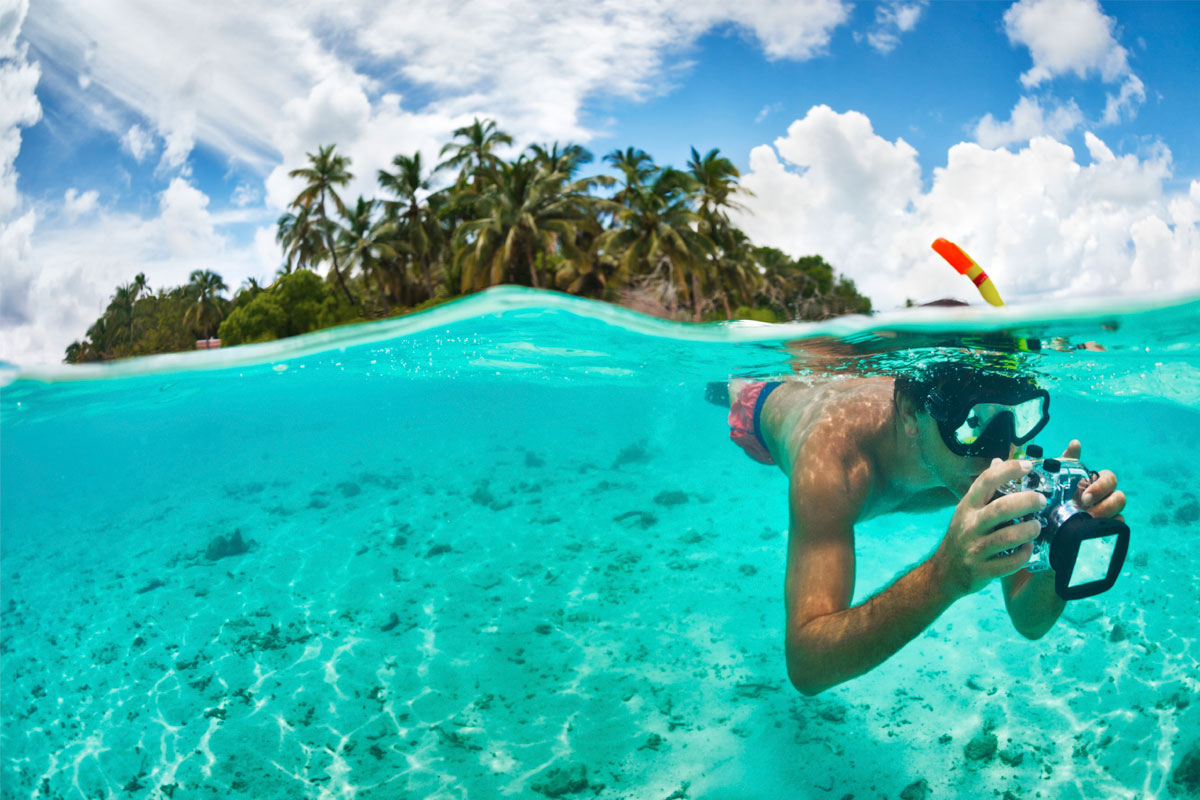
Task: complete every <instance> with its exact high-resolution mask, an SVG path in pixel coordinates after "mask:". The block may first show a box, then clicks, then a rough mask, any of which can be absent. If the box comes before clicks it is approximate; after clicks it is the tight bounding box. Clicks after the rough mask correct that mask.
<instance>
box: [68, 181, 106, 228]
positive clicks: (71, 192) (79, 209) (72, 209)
mask: <svg viewBox="0 0 1200 800" xmlns="http://www.w3.org/2000/svg"><path fill="white" fill-rule="evenodd" d="M99 199H100V193H99V192H98V191H96V190H95V189H90V190H88V191H86V192H82V193H81V192H80V191H79V190H78V189H76V188H75V187H74V186H72V187H71V188H70V189H67V192H66V194H65V195H64V196H63V213H64V214H65V215H66V216H67V219H71V220H74V219H77V218H79V217H82V216H85V215H87V214H90V213H92V212H93V211H95V210H96V203H97V201H99Z"/></svg>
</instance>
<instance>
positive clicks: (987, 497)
mask: <svg viewBox="0 0 1200 800" xmlns="http://www.w3.org/2000/svg"><path fill="white" fill-rule="evenodd" d="M1032 465H1033V463H1032V462H1030V461H1017V460H1009V461H1001V460H1000V459H998V458H994V459H992V465H991V466H990V467H988V468H987V469H985V470H984V471H983V472H981V473H980V474H979V477H978V478H976V479H975V482H974V483H973V484H971V488H970V489H968V490H967V496H966V498H965V499H966V501H967V504H968V505H971V506H974V507H975V508H983V507H984V506H986V505H987V504H988V503H990V502H991V501H992V498H993V497H994V496H995V495H996V491H997V490H998V489H999V488H1000V487H1001V486H1003V485H1004V484H1006V483H1008V482H1009V481H1016V480H1020V479H1021V478H1023V477H1025V475H1027V474H1028V473H1029V468H1030V467H1031V466H1032Z"/></svg>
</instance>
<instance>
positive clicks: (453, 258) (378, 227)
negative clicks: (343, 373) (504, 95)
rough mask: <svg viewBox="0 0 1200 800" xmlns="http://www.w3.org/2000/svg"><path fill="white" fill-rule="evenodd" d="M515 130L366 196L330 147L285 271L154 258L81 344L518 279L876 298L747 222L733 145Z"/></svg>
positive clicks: (191, 343) (709, 299)
mask: <svg viewBox="0 0 1200 800" xmlns="http://www.w3.org/2000/svg"><path fill="white" fill-rule="evenodd" d="M512 143H513V140H512V137H511V136H509V135H508V134H506V133H504V132H503V131H501V130H499V129H498V128H497V127H496V123H495V122H494V121H492V120H483V121H481V120H479V119H476V120H475V121H474V122H473V123H472V124H471V125H468V126H465V127H463V128H459V129H458V130H456V131H454V134H453V141H452V142H450V143H448V144H447V145H446V146H445V147H443V148H442V150H441V153H440V155H441V157H442V158H443V159H444V160H442V161H441V162H439V163H437V164H435V165H432V166H428V165H427V164H426V163H425V162H424V161H423V159H422V157H421V154H420V153H419V152H418V153H415V154H413V155H397V156H396V157H395V158H394V159H393V160H392V164H391V166H392V170H391V171H389V170H380V171H379V173H378V175H377V179H378V184H379V188H380V192H381V194H380V197H377V198H364V197H361V196H360V197H358V198H357V200H355V201H353V202H349V203H348V202H346V199H345V198H343V197H342V196H341V195H340V194H339V190H340V189H342V188H343V187H345V186H346V185H347V184H348V183H349V182H350V181H351V180H352V179H353V177H354V175H353V173H352V172H351V171H350V170H351V166H352V165H351V161H350V159H349V158H348V157H346V156H343V155H339V154H338V153H337V152H336V146H335V145H329V146H326V147H321V148H319V149H318V151H317V152H316V153H309V154H308V163H307V164H306V165H304V166H303V167H299V168H297V169H294V170H292V171H291V172H290V173H289V175H290V176H291V177H293V178H298V179H300V180H301V181H303V184H304V185H303V188H302V190H301V191H300V193H299V194H298V195H297V196H296V198H295V199H294V200H293V201H292V203H291V205H290V207H289V210H288V212H287V213H286V214H284V215H283V216H282V217H280V218H279V221H278V227H277V233H276V241H277V242H278V243H279V244H280V245H281V247H282V249H283V255H284V260H283V264H282V265H281V267H280V269H279V271H278V272H277V273H276V275H275V278H274V280H273V281H272V282H271V283H270V284H269V285H266V286H263V285H261V284H260V282H259V281H258V280H255V279H253V278H251V279H249V280H247V281H246V282H245V284H243V285H242V286H241V287H239V288H238V289H237V291H236V292H234V293H233V295H232V297H227V296H226V294H225V293H226V292H229V291H230V290H229V287H228V286H227V285H226V284H225V281H224V280H223V279H222V278H221V276H220V275H219V274H217V273H216V272H213V271H210V270H196V271H194V272H192V273H191V275H190V277H189V280H188V283H187V284H186V285H184V286H177V287H173V288H160V289H158V290H157V291H153V290H151V288H150V287H149V285H148V284H147V281H146V276H145V275H144V274H138V275H137V276H136V277H135V278H134V279H133V281H132V282H130V283H128V284H125V285H122V286H119V287H117V289H116V291H115V292H114V294H113V296H112V299H111V301H110V302H109V304H108V307H107V308H106V310H105V311H104V314H103V315H101V317H100V318H99V319H97V320H96V322H95V323H94V324H93V325H92V326H91V327H90V328H88V331H87V335H86V337H85V338H84V339H83V340H81V341H76V342H73V343H72V344H71V345H70V346H68V347H67V351H66V361H67V362H69V363H79V362H85V361H102V360H109V359H115V358H125V357H129V356H141V355H151V354H154V353H167V352H178V351H184V350H192V349H194V348H195V347H197V346H199V345H200V343H201V342H205V343H207V342H210V341H212V340H213V337H216V339H218V340H219V343H220V344H221V345H223V346H229V345H237V344H246V343H251V342H263V341H269V340H272V339H280V338H284V337H287V336H296V335H299V334H303V333H308V332H310V331H314V330H318V329H320V328H327V327H332V326H335V325H343V324H346V323H352V322H363V321H367V320H374V319H382V318H386V317H394V316H399V315H402V314H409V313H413V312H415V311H421V310H424V309H427V308H430V307H432V306H435V305H438V304H440V303H444V302H447V301H450V300H454V299H456V298H458V297H462V296H463V295H467V294H471V293H473V292H478V291H481V290H483V289H486V288H488V287H491V286H497V285H500V284H516V285H520V286H529V287H533V288H539V289H548V290H553V291H560V292H565V293H568V294H572V295H576V296H580V297H587V298H591V299H595V300H601V301H605V302H610V303H618V304H620V305H623V306H626V307H628V308H632V309H634V310H637V311H641V312H643V313H647V314H652V315H654V316H658V317H661V318H664V319H671V320H681V321H684V320H686V321H692V322H709V321H716V320H730V319H755V320H761V321H765V322H780V321H785V320H819V319H826V318H828V317H832V316H838V315H841V314H848V313H860V314H861V313H870V311H871V301H870V300H869V299H867V298H866V297H863V296H862V295H861V294H859V292H858V290H857V289H856V288H855V285H854V282H853V281H852V280H850V279H848V278H846V277H844V276H841V275H837V274H835V272H834V269H833V267H831V266H830V265H829V264H828V263H826V262H825V260H824V259H823V258H822V257H821V256H819V255H810V256H804V257H802V258H798V259H794V258H792V257H790V256H788V255H787V254H786V253H784V252H782V251H780V250H777V249H775V248H771V247H760V246H756V245H754V244H753V243H752V242H751V241H750V240H749V238H748V237H747V236H746V234H745V233H743V232H742V231H740V230H739V229H738V228H737V227H735V226H734V225H733V224H732V223H731V221H730V218H729V212H730V211H731V210H734V209H737V208H738V207H739V206H738V196H739V195H740V194H745V193H746V191H747V190H745V189H744V188H742V187H741V186H739V185H738V178H739V177H740V176H739V173H738V170H737V168H736V167H735V166H734V165H733V163H732V162H731V161H730V160H729V159H728V158H725V157H723V156H722V155H721V154H720V152H719V151H718V150H716V149H713V150H711V151H709V152H708V153H707V154H704V155H701V154H700V153H699V152H698V151H697V150H696V149H695V148H694V147H693V148H692V152H691V159H690V160H689V161H688V163H687V166H686V168H685V169H682V170H681V169H676V168H674V167H671V166H659V165H657V164H655V163H654V160H653V159H652V158H651V156H650V155H649V154H647V153H646V152H645V151H643V150H639V149H637V148H634V147H629V148H627V149H625V150H614V151H612V152H610V153H608V154H607V155H605V156H604V159H603V160H604V162H605V163H607V164H608V165H609V166H610V167H611V168H612V171H613V172H614V173H615V175H616V176H615V177H614V176H612V175H604V174H601V175H595V176H592V177H579V172H580V170H581V168H582V167H583V166H584V165H586V164H589V163H591V162H592V160H593V156H592V154H591V153H590V152H588V151H587V150H586V149H585V148H583V147H582V146H580V145H577V144H567V145H563V146H560V145H559V144H558V143H554V144H553V145H532V146H530V147H529V148H527V149H526V150H524V151H523V152H521V153H519V154H518V155H517V156H516V157H515V158H514V159H511V160H504V159H502V158H500V157H499V156H497V155H496V152H497V150H499V149H500V148H502V147H505V146H511V145H512ZM439 176H441V179H440V180H439ZM450 176H453V177H452V178H451V177H450ZM442 184H445V185H444V186H442V188H435V187H437V186H439V185H442ZM322 275H324V277H322Z"/></svg>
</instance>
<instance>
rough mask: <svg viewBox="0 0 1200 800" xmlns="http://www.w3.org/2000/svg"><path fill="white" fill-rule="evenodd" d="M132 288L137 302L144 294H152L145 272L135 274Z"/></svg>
mask: <svg viewBox="0 0 1200 800" xmlns="http://www.w3.org/2000/svg"><path fill="white" fill-rule="evenodd" d="M132 288H133V300H134V302H137V300H138V299H139V298H141V296H142V295H149V294H152V292H151V291H150V284H148V283H147V282H146V273H144V272H139V273H138V274H137V275H134V276H133V284H132Z"/></svg>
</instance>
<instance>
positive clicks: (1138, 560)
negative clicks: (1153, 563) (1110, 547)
mask: <svg viewBox="0 0 1200 800" xmlns="http://www.w3.org/2000/svg"><path fill="white" fill-rule="evenodd" d="M1129 563H1131V564H1133V565H1134V566H1135V567H1138V568H1141V569H1145V568H1146V567H1147V566H1149V565H1150V556H1148V555H1147V554H1146V553H1138V554H1136V555H1134V557H1133V558H1131V559H1129Z"/></svg>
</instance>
